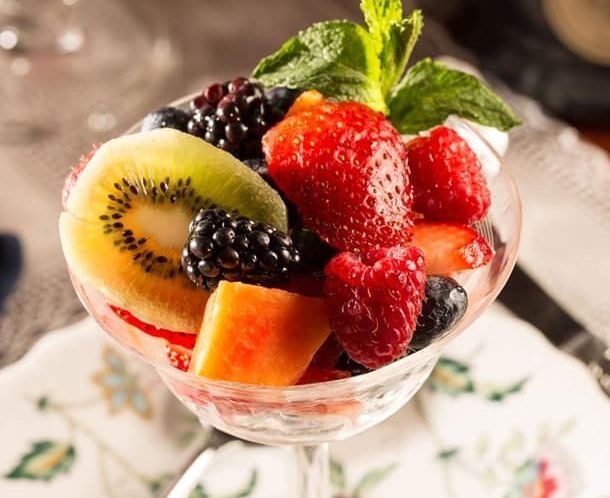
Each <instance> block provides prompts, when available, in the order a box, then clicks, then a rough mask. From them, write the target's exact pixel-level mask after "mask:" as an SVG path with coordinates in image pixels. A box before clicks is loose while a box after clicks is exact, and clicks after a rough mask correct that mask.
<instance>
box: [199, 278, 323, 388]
mask: <svg viewBox="0 0 610 498" xmlns="http://www.w3.org/2000/svg"><path fill="white" fill-rule="evenodd" d="M329 334H330V326H329V324H328V315H327V312H326V307H325V304H324V300H323V299H320V298H314V297H305V296H301V295H299V294H293V293H291V292H287V291H284V290H281V289H268V288H265V287H259V286H256V285H249V284H244V283H240V282H226V281H223V282H220V285H219V286H218V289H217V290H216V291H215V292H214V293H213V294H212V295H211V296H210V298H209V300H208V303H207V306H206V309H205V316H204V319H203V324H202V327H201V331H200V333H199V337H198V338H197V344H196V345H195V351H194V352H193V358H192V360H191V367H190V369H191V371H192V372H194V373H196V374H197V375H200V376H201V377H206V378H209V379H217V380H225V381H233V382H242V383H245V384H257V385H266V386H290V385H293V384H296V383H297V381H298V380H299V379H300V378H301V376H302V375H303V372H305V370H306V369H307V366H308V365H309V363H310V362H311V360H312V358H313V355H314V354H315V352H316V351H317V350H318V349H319V348H320V346H321V345H322V343H324V341H325V340H326V338H327V337H328V336H329Z"/></svg>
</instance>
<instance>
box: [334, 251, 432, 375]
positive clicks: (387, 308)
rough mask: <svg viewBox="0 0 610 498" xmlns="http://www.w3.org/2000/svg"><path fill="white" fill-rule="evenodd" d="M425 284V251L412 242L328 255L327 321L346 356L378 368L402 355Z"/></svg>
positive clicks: (411, 334)
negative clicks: (360, 251)
mask: <svg viewBox="0 0 610 498" xmlns="http://www.w3.org/2000/svg"><path fill="white" fill-rule="evenodd" d="M425 285H426V274H425V271H424V257H423V255H422V252H421V251H420V250H419V249H418V248H416V247H409V248H403V247H393V248H390V249H377V250H374V251H371V252H369V253H368V254H366V257H365V258H364V259H363V258H361V257H360V256H359V255H357V254H354V253H341V254H339V255H338V256H336V257H335V258H333V259H332V260H331V262H330V263H329V264H328V266H327V267H326V285H325V292H326V299H327V302H328V307H329V314H330V325H331V328H332V330H333V331H334V333H335V335H336V336H337V339H339V342H340V343H341V345H342V346H343V348H344V349H345V351H346V352H347V354H348V355H349V356H350V358H352V359H353V360H354V361H356V362H358V363H360V364H362V365H364V366H365V367H367V368H379V367H382V366H384V365H387V364H388V363H391V362H392V361H394V360H396V359H398V358H400V357H402V356H404V354H405V353H406V351H407V346H408V345H409V341H410V340H411V337H412V336H413V331H414V330H415V327H416V325H417V317H418V316H419V314H420V312H421V308H422V300H423V298H424V289H425Z"/></svg>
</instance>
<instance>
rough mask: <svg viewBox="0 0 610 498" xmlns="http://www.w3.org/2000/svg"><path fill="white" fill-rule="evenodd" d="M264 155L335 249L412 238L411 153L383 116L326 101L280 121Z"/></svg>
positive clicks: (307, 220)
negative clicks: (409, 156)
mask: <svg viewBox="0 0 610 498" xmlns="http://www.w3.org/2000/svg"><path fill="white" fill-rule="evenodd" d="M263 149H264V151H265V157H266V160H267V163H268V167H269V174H270V175H271V177H272V178H273V181H274V182H275V183H276V185H278V187H279V188H280V189H281V190H282V191H283V192H284V194H285V195H286V196H287V197H288V198H289V199H290V200H291V201H292V202H294V203H295V204H296V205H297V207H298V209H299V212H300V214H301V215H302V216H303V220H304V223H305V226H306V227H308V228H309V229H311V230H312V231H314V232H315V233H317V234H318V235H319V236H320V237H321V238H322V239H324V240H325V241H326V242H328V243H329V244H330V245H332V246H334V247H336V248H339V249H342V250H346V251H360V252H365V251H367V250H370V249H373V248H376V247H381V246H385V247H390V246H394V245H400V244H403V243H405V242H408V241H409V240H410V238H411V228H412V212H411V204H412V192H411V185H410V183H409V168H408V167H407V166H406V160H407V159H406V157H407V156H406V150H405V147H404V144H403V143H402V141H401V138H400V135H399V134H398V132H397V131H396V129H394V127H393V126H392V125H391V124H390V122H389V121H388V120H387V119H385V117H384V116H383V115H382V114H381V113H378V112H375V111H373V110H372V109H371V108H369V107H368V106H366V105H364V104H359V103H356V102H325V103H322V104H319V105H316V106H313V107H311V108H306V109H304V110H302V111H300V112H298V113H297V114H295V115H293V116H290V117H288V118H286V119H284V120H283V121H281V122H280V123H279V124H278V125H276V126H275V127H274V128H272V129H271V130H270V131H268V132H267V134H266V135H265V136H264V137H263Z"/></svg>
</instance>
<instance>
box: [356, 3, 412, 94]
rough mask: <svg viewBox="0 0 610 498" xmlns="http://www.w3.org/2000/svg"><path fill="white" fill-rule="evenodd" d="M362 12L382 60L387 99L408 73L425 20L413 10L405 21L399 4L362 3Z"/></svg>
mask: <svg viewBox="0 0 610 498" xmlns="http://www.w3.org/2000/svg"><path fill="white" fill-rule="evenodd" d="M360 8H361V9H362V12H363V14H364V20H365V21H366V24H367V26H368V28H369V33H370V34H371V38H372V42H373V44H374V46H375V51H376V53H377V57H378V58H379V63H380V66H381V77H380V81H379V84H380V86H381V91H382V93H383V95H384V97H385V98H386V99H387V98H388V97H389V95H390V92H391V91H392V88H393V87H394V85H395V84H396V82H397V81H398V80H399V79H400V77H401V76H402V74H403V73H404V71H405V67H406V66H407V62H408V60H409V57H410V55H411V52H412V51H413V47H414V46H415V42H416V41H417V39H418V38H419V35H420V34H421V31H422V28H423V24H424V17H423V15H422V13H421V11H420V10H414V11H413V12H412V13H411V15H410V16H409V17H407V18H406V19H403V15H402V2H401V1H400V0H362V2H361V3H360Z"/></svg>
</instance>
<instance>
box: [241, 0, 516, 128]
mask: <svg viewBox="0 0 610 498" xmlns="http://www.w3.org/2000/svg"><path fill="white" fill-rule="evenodd" d="M360 7H361V9H362V12H363V14H364V19H365V22H366V25H367V28H366V29H365V28H364V27H363V26H360V25H359V24H356V23H353V22H351V21H327V22H321V23H317V24H314V25H313V26H311V27H310V28H308V29H306V30H304V31H301V32H300V33H298V34H297V35H296V36H294V37H292V38H290V39H289V40H288V41H287V42H285V43H284V44H283V45H282V46H281V47H280V49H279V50H278V51H277V52H276V53H274V54H272V55H270V56H268V57H266V58H264V59H263V60H262V61H260V62H259V64H258V65H257V66H256V68H255V69H254V71H253V73H252V77H253V78H254V79H256V80H258V81H260V82H261V83H263V84H264V85H266V86H280V85H281V86H287V87H289V88H301V89H315V90H318V91H320V92H321V93H322V94H324V95H325V96H326V97H332V98H335V99H338V100H355V101H359V102H364V103H366V104H368V105H370V106H371V107H372V108H373V109H376V110H379V111H382V112H384V113H386V114H389V117H390V120H391V121H392V123H393V124H394V125H395V126H396V127H397V128H398V129H399V130H400V131H401V132H402V133H416V132H418V131H422V130H425V129H427V128H430V127H432V126H435V125H437V124H441V123H442V122H443V121H444V120H445V119H446V118H447V116H449V115H451V114H455V115H458V116H461V117H464V118H467V119H470V120H473V121H476V122H478V123H481V124H484V125H487V126H494V127H496V128H499V129H501V130H507V129H508V128H511V127H512V126H515V125H517V124H519V119H518V118H517V117H516V115H515V114H514V113H513V112H512V111H511V109H510V108H509V107H508V106H507V105H506V104H505V103H504V102H503V101H502V100H501V99H500V97H498V96H497V95H496V94H495V93H493V92H492V91H491V90H490V89H489V88H488V87H486V86H485V85H484V84H483V83H482V82H481V81H479V80H478V79H477V78H475V77H474V76H472V75H469V74H466V73H463V72H461V71H457V70H455V69H449V68H448V67H447V66H445V65H443V64H440V63H438V62H434V61H432V60H430V59H426V60H423V61H420V62H418V63H417V64H415V65H414V66H413V67H411V68H410V69H409V71H407V73H406V75H404V77H403V74H404V72H405V68H406V66H407V64H408V61H409V58H410V56H411V53H412V52H413V47H414V45H415V43H416V41H417V39H418V38H419V35H420V34H421V31H422V27H423V15H422V13H421V11H419V10H414V11H413V12H411V14H410V15H409V16H408V17H406V18H404V17H403V11H402V2H401V0H361V3H360ZM401 77H403V78H402V80H401ZM399 81H400V83H398V82H399Z"/></svg>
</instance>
